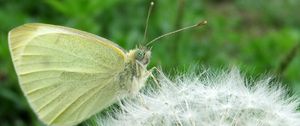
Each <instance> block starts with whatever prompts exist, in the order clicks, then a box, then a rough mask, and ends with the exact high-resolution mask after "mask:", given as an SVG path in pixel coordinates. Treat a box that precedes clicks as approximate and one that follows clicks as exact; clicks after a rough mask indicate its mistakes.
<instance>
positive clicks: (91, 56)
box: [9, 21, 206, 126]
mask: <svg viewBox="0 0 300 126" xmlns="http://www.w3.org/2000/svg"><path fill="white" fill-rule="evenodd" d="M147 22H148V21H147ZM205 23H206V21H204V22H200V23H198V24H196V25H193V26H190V27H186V28H183V29H179V30H177V31H174V32H170V33H167V34H165V35H162V36H160V37H158V38H156V39H154V41H156V40H157V39H159V38H161V37H164V36H166V35H169V34H172V33H175V32H178V31H181V30H184V29H187V28H191V27H196V26H199V25H202V24H205ZM154 41H151V42H149V43H148V44H150V43H152V42H154ZM9 48H10V52H11V55H12V60H13V63H14V67H15V70H16V72H17V75H18V80H19V84H20V87H21V89H22V91H23V93H24V95H25V97H26V98H27V101H28V103H29V104H30V106H31V108H32V109H33V110H34V112H35V113H36V114H37V115H38V118H39V119H40V120H42V121H43V122H44V123H45V124H47V125H63V126H65V125H76V124H78V123H80V122H82V121H84V120H86V119H87V118H89V117H91V116H92V115H94V114H96V113H98V112H100V111H101V110H103V109H105V108H107V107H108V106H110V105H111V104H113V103H114V102H116V101H117V100H118V99H122V98H124V97H126V96H129V95H132V94H136V93H137V92H138V91H139V90H140V89H141V88H142V87H143V86H144V83H145V81H146V80H147V78H148V77H149V75H151V71H148V70H147V69H146V67H147V65H148V63H149V61H150V55H151V52H150V50H149V49H147V48H145V47H142V48H137V49H133V50H130V51H128V52H127V51H125V50H124V49H122V48H120V47H119V46H118V45H117V44H115V43H113V42H111V41H109V40H107V39H105V38H102V37H99V36H96V35H93V34H90V33H87V32H84V31H79V30H76V29H72V28H67V27H63V26H57V25H49V24H41V23H31V24H25V25H22V26H19V27H17V28H15V29H13V30H11V31H10V32H9Z"/></svg>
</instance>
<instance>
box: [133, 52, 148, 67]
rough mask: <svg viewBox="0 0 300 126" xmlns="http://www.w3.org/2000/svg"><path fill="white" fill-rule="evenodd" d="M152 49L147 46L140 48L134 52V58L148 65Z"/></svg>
mask: <svg viewBox="0 0 300 126" xmlns="http://www.w3.org/2000/svg"><path fill="white" fill-rule="evenodd" d="M150 57H151V51H150V49H147V48H138V49H136V51H135V53H134V58H135V60H137V61H138V62H140V63H142V64H143V65H147V64H148V63H149V62H150Z"/></svg>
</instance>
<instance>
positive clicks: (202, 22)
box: [146, 20, 207, 47]
mask: <svg viewBox="0 0 300 126" xmlns="http://www.w3.org/2000/svg"><path fill="white" fill-rule="evenodd" d="M205 24H207V21H206V20H204V21H201V22H199V23H197V24H195V25H191V26H187V27H184V28H181V29H178V30H175V31H172V32H169V33H166V34H163V35H161V36H159V37H157V38H155V39H153V40H151V41H150V42H148V43H147V44H146V47H148V46H149V45H150V44H152V43H153V42H155V41H157V40H159V39H161V38H163V37H166V36H169V35H172V34H174V33H177V32H181V31H184V30H187V29H191V28H195V27H200V26H203V25H205Z"/></svg>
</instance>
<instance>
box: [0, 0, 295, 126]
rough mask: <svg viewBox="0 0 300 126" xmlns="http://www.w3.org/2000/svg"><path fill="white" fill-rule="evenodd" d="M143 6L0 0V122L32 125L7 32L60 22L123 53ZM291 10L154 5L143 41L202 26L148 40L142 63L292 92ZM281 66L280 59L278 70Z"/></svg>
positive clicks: (108, 0) (213, 2)
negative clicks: (267, 79)
mask: <svg viewBox="0 0 300 126" xmlns="http://www.w3.org/2000/svg"><path fill="white" fill-rule="evenodd" d="M149 4H150V1H147V0H144V1H142V0H101V1H100V0H98V1H96V0H90V1H87V0H44V1H43V0H6V1H5V0H0V37H1V38H0V125H1V126H12V125H16V126H24V125H40V122H39V121H37V119H36V116H35V115H34V114H33V113H32V111H31V109H30V108H29V106H28V103H27V102H26V100H25V98H24V96H23V95H22V93H21V92H20V88H19V86H18V81H17V77H16V73H15V71H14V69H13V65H12V62H11V58H10V54H9V49H8V44H7V34H8V32H9V30H11V29H12V28H14V27H17V26H19V25H22V24H24V23H30V22H42V23H49V24H56V25H63V26H68V27H73V28H77V29H80V30H84V31H88V32H91V33H94V34H97V35H99V36H102V37H104V38H107V39H110V40H112V41H114V42H116V43H118V44H119V45H120V46H121V47H123V48H125V49H126V50H129V49H133V48H135V47H136V45H138V44H140V42H141V40H142V38H143V32H144V25H145V20H146V15H147V11H148V7H149ZM299 7H300V1H299V0H263V1H261V0H157V1H155V6H154V8H153V12H152V15H151V17H150V21H149V31H148V39H147V41H150V40H151V39H153V38H155V37H157V36H159V35H162V34H163V33H166V32H169V31H172V30H176V29H179V28H181V27H184V26H189V25H192V24H195V23H197V22H198V21H201V20H204V19H205V20H207V21H208V24H207V25H206V26H204V27H202V28H195V29H191V30H188V31H184V32H181V33H178V34H175V35H172V36H169V37H167V38H164V39H161V40H159V41H158V42H156V43H155V44H154V45H153V49H152V58H151V64H150V66H161V67H162V68H163V70H164V71H165V72H166V73H167V74H170V75H174V73H175V72H178V71H179V72H180V71H184V70H185V69H187V68H189V67H190V66H197V67H202V68H204V69H208V68H209V69H213V70H220V69H227V68H230V67H232V66H237V67H239V68H240V69H241V71H242V73H244V74H245V75H246V76H247V77H249V78H250V79H257V78H260V77H261V76H263V75H268V76H269V75H272V76H275V77H276V78H275V80H279V81H282V82H283V84H284V85H286V86H287V88H289V89H290V90H291V92H293V93H296V94H300V54H299V53H300V52H299V51H298V50H299V44H298V43H299V42H300V29H299V28H300V16H299ZM297 44H298V46H297ZM297 47H298V49H297ZM293 48H296V49H294V53H290V52H293V51H291V50H293ZM287 57H290V58H289V59H290V60H287ZM288 61H290V62H288ZM282 62H288V63H287V65H286V68H285V69H284V70H280V68H281V67H280V66H281V64H283V63H282Z"/></svg>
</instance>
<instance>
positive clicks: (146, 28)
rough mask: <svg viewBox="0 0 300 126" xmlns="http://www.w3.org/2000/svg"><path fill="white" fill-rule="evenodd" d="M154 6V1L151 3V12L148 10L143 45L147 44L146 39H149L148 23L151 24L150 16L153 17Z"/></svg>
mask: <svg viewBox="0 0 300 126" xmlns="http://www.w3.org/2000/svg"><path fill="white" fill-rule="evenodd" d="M153 6H154V2H153V1H152V2H151V3H150V7H149V10H148V14H147V20H146V26H145V31H144V37H143V41H142V43H144V42H145V40H146V37H147V31H148V22H149V18H150V15H151V12H152V8H153Z"/></svg>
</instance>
